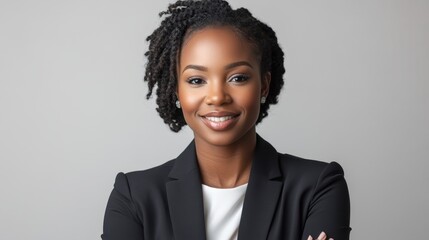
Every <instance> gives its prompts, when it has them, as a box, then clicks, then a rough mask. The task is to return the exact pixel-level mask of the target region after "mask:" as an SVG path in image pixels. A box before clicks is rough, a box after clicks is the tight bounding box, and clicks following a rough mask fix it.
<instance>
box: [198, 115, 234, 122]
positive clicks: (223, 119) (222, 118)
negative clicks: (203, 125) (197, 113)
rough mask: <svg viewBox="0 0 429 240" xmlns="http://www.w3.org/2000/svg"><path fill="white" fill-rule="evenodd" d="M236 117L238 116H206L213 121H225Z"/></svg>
mask: <svg viewBox="0 0 429 240" xmlns="http://www.w3.org/2000/svg"><path fill="white" fill-rule="evenodd" d="M235 117H237V116H223V117H205V118H206V119H207V120H209V121H211V122H225V121H228V120H230V119H233V118H235Z"/></svg>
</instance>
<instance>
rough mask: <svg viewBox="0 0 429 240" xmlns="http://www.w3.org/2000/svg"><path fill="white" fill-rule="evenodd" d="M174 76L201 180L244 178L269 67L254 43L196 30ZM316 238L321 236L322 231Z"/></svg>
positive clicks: (236, 181) (221, 30) (219, 183)
mask: <svg viewBox="0 0 429 240" xmlns="http://www.w3.org/2000/svg"><path fill="white" fill-rule="evenodd" d="M177 76H178V84H177V97H178V99H179V101H180V103H181V108H182V111H183V115H184V117H185V120H186V122H187V124H188V126H189V127H190V128H191V129H192V131H193V133H194V139H195V147H196V154H197V159H198V164H199V167H200V171H201V178H202V183H203V184H205V185H208V186H211V187H216V188H233V187H236V186H240V185H243V184H246V183H247V182H248V181H249V176H250V169H251V166H252V155H253V149H254V148H255V145H256V129H255V124H256V120H257V119H258V115H259V110H260V105H261V98H262V97H263V96H267V95H268V90H269V85H270V81H271V75H270V73H269V72H266V73H261V71H260V56H259V54H258V53H257V51H256V50H255V48H254V46H253V45H252V44H250V43H249V42H248V41H247V40H246V39H244V38H243V37H241V36H240V35H239V34H238V33H237V32H235V31H234V30H233V29H232V28H230V27H206V28H204V29H202V30H198V31H196V32H193V33H191V34H190V35H189V36H187V37H186V39H185V41H184V44H183V46H182V49H181V52H180V57H179V61H178V66H177ZM309 239H312V238H310V237H309ZM317 239H320V240H326V239H327V236H326V234H324V233H323V232H322V233H321V235H320V236H319V237H318V238H317Z"/></svg>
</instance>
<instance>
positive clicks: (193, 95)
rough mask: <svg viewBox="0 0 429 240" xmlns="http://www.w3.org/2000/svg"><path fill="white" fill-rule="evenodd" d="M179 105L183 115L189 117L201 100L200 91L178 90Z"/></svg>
mask: <svg viewBox="0 0 429 240" xmlns="http://www.w3.org/2000/svg"><path fill="white" fill-rule="evenodd" d="M178 94H179V100H180V105H181V106H182V111H183V114H185V115H187V114H188V115H189V114H190V113H192V112H196V111H197V110H198V107H199V105H200V103H201V100H202V98H203V96H202V93H201V91H197V90H196V89H192V88H191V89H188V88H182V89H180V88H179V91H178Z"/></svg>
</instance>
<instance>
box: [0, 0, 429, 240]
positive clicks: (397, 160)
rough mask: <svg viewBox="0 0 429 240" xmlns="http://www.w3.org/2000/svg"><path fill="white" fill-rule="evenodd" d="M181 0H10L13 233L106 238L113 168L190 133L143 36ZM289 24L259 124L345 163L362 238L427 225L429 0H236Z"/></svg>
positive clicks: (1, 65)
mask: <svg viewBox="0 0 429 240" xmlns="http://www.w3.org/2000/svg"><path fill="white" fill-rule="evenodd" d="M168 2H169V1H166V0H157V1H147V0H139V1H137V0H123V1H118V0H117V1H113V0H104V1H101V0H74V1H71V0H69V1H58V0H55V1H54V0H51V1H48V0H39V1H30V0H1V1H0V170H1V172H0V239H5V240H15V239H16V240H21V239H37V240H39V239H40V240H54V239H55V240H56V239H62V240H75V239H79V240H87V239H88V240H89V239H100V234H101V233H102V222H103V216H104V210H105V207H106V202H107V199H108V196H109V194H110V191H111V190H112V187H113V183H114V178H115V175H116V173H118V172H120V171H123V172H128V171H134V170H139V169H146V168H149V167H152V166H156V165H159V164H161V163H163V162H165V161H167V160H169V159H171V158H174V157H176V156H177V155H178V154H179V153H180V152H181V151H182V149H183V148H184V147H185V146H186V145H187V144H188V143H189V141H191V139H192V133H191V131H190V130H189V128H186V129H185V130H184V131H183V132H181V133H179V134H175V133H173V132H171V131H170V130H169V129H168V128H167V126H165V125H164V124H163V122H162V120H161V118H160V117H159V116H158V115H157V113H156V111H155V103H154V99H151V100H149V101H147V100H146V99H145V94H146V91H147V87H146V86H145V84H144V83H143V74H144V66H145V59H144V56H143V54H144V52H145V51H146V49H147V43H146V41H145V38H146V36H148V35H149V34H150V33H151V32H152V31H153V29H154V28H155V27H156V26H158V24H159V23H160V19H159V17H158V13H159V12H160V11H162V10H164V9H165V8H166V7H167V4H168ZM230 3H231V5H232V6H233V7H240V6H244V7H247V8H248V9H249V10H250V11H251V12H252V13H253V14H254V15H255V16H256V17H258V18H259V19H261V20H262V21H264V22H266V23H268V24H269V25H270V26H271V27H273V28H274V29H275V31H276V32H277V35H278V38H279V41H280V43H281V46H282V47H283V49H284V51H285V53H286V61H285V66H286V69H287V73H286V74H285V81H286V84H285V86H284V89H283V92H282V95H281V97H280V103H279V104H278V105H277V106H274V107H272V108H271V111H270V112H269V113H270V115H269V117H268V118H267V119H265V120H264V121H263V122H262V124H261V125H260V126H258V132H259V133H260V134H261V135H262V136H263V137H264V138H265V139H267V140H268V141H270V142H271V143H272V144H273V145H274V146H275V147H276V148H277V150H278V151H280V152H287V153H290V154H294V155H298V156H301V157H305V158H312V159H318V160H322V161H337V162H339V163H340V164H341V165H342V166H343V168H344V169H345V174H346V175H345V177H346V180H347V182H348V185H349V189H350V195H351V204H352V205H351V206H352V215H351V227H352V228H353V230H352V232H351V238H352V239H389V240H390V239H423V238H426V237H427V228H428V215H429V207H428V202H429V190H428V189H429V188H428V184H429V176H428V175H429V174H428V170H427V168H428V166H429V165H428V162H427V161H428V160H429V112H428V110H429V107H428V104H429V14H428V13H429V1H426V0H420V1H419V0H359V1H351V0H346V1H344V0H325V1H318V0H306V1H302V0H299V1H298V0H296V1H274V0H264V1H256V0H255V1H246V0H231V1H230Z"/></svg>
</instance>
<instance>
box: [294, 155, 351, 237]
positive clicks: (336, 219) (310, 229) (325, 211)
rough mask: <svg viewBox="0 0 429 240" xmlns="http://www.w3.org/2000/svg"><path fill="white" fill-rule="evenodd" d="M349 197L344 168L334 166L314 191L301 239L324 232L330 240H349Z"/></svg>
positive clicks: (320, 180)
mask: <svg viewBox="0 0 429 240" xmlns="http://www.w3.org/2000/svg"><path fill="white" fill-rule="evenodd" d="M349 226H350V197H349V191H348V188H347V183H346V181H345V179H344V172H343V169H342V168H341V166H340V165H339V164H338V163H336V162H332V163H330V164H327V166H326V167H325V169H324V170H323V171H322V172H321V174H320V176H319V178H318V181H317V184H316V186H315V188H314V191H313V197H312V199H311V202H310V205H309V209H308V215H307V219H306V222H305V226H304V230H303V235H302V239H303V240H307V238H308V236H309V235H311V236H313V239H315V238H317V236H319V234H320V233H321V232H322V231H324V232H325V233H326V234H327V235H328V237H329V238H333V239H335V240H348V239H349V235H350V231H351V228H350V227H349Z"/></svg>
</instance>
